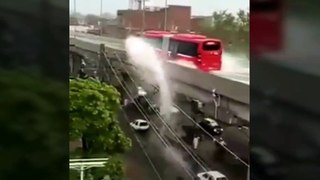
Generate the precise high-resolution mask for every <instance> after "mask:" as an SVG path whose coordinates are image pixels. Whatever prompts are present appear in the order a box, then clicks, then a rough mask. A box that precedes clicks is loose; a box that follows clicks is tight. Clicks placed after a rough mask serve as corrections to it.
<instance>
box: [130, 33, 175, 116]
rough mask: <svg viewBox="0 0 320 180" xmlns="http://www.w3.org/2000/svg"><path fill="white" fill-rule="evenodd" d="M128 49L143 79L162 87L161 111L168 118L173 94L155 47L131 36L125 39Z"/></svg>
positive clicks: (131, 59) (132, 61)
mask: <svg viewBox="0 0 320 180" xmlns="http://www.w3.org/2000/svg"><path fill="white" fill-rule="evenodd" d="M125 47H126V51H127V54H128V57H129V60H130V61H131V63H132V64H133V65H134V66H135V67H137V69H138V71H137V73H138V74H139V75H140V76H141V78H142V79H144V80H146V81H147V82H148V83H150V84H155V85H158V86H159V88H160V103H161V105H160V111H161V114H163V115H164V116H165V117H166V118H169V116H170V110H171V106H172V94H171V91H170V88H169V85H168V81H167V80H166V76H165V71H164V69H163V63H162V60H161V59H159V58H158V56H157V53H156V52H155V50H154V48H153V47H152V46H151V45H149V44H148V43H146V42H144V41H143V40H142V39H141V38H138V37H129V38H127V39H126V41H125Z"/></svg>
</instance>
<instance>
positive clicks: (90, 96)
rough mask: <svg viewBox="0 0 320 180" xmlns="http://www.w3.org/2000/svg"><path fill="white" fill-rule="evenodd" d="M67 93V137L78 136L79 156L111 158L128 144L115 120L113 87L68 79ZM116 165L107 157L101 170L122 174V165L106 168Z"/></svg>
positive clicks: (116, 103) (117, 102) (116, 98)
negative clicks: (68, 122) (80, 149)
mask: <svg viewBox="0 0 320 180" xmlns="http://www.w3.org/2000/svg"><path fill="white" fill-rule="evenodd" d="M69 96H70V97H69V98H70V109H69V115H70V121H71V122H70V140H78V139H81V141H82V154H81V156H82V157H97V156H99V157H100V156H101V157H110V158H111V159H113V156H114V155H116V154H119V153H123V152H125V151H126V150H128V148H130V147H131V141H130V139H128V138H127V137H126V136H125V134H124V133H123V131H122V130H121V129H120V126H119V122H118V120H117V114H118V110H119V107H120V94H119V92H118V91H117V90H116V89H115V88H114V87H112V86H109V85H107V84H105V83H101V82H99V81H97V80H95V79H86V80H83V79H71V80H70V93H69ZM118 165H119V163H118V161H111V160H110V161H108V162H107V165H106V168H104V170H105V171H104V172H105V173H107V174H109V175H122V174H123V168H122V169H121V168H108V167H117V166H118ZM121 165H122V164H121ZM94 175H95V174H94ZM120 179H121V178H120Z"/></svg>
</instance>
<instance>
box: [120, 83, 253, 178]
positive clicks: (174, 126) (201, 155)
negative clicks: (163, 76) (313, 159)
mask: <svg viewBox="0 0 320 180" xmlns="http://www.w3.org/2000/svg"><path fill="white" fill-rule="evenodd" d="M123 85H125V87H126V88H127V90H128V92H129V93H130V95H131V96H132V97H134V95H135V94H136V92H135V91H136V86H135V85H134V84H130V83H128V82H126V83H125V84H123ZM123 93H124V94H125V92H123ZM125 98H128V99H130V98H129V97H127V96H126V97H125ZM155 98H156V96H154V97H148V100H150V101H153V102H155ZM175 103H176V104H178V106H179V107H180V108H181V109H182V110H183V111H185V112H186V113H187V114H189V115H190V114H191V109H190V108H189V107H190V106H189V104H188V102H186V101H176V102H175ZM139 105H141V104H139V103H137V104H134V103H131V104H129V105H127V106H126V107H125V108H124V109H123V111H124V113H122V114H121V115H120V121H121V122H122V123H121V124H122V127H123V129H124V131H125V132H126V133H127V134H129V136H130V137H131V138H132V139H133V150H132V152H131V153H129V154H128V159H131V161H132V162H139V164H138V165H139V166H141V169H144V171H143V172H144V175H143V177H139V178H138V179H159V177H158V176H157V173H158V174H159V176H160V177H161V178H162V179H169V180H170V179H177V177H179V176H180V177H183V178H184V179H192V178H193V177H194V176H195V175H196V173H199V172H202V171H204V170H206V169H208V170H218V171H220V172H222V173H223V174H225V175H226V176H227V177H228V178H229V179H231V180H245V179H246V176H247V168H246V167H245V166H244V165H242V164H241V163H240V162H239V161H238V160H236V159H234V158H233V157H232V156H231V155H229V154H228V153H227V152H225V150H224V149H222V148H221V147H219V145H216V144H215V143H214V142H213V141H212V140H211V139H209V138H203V140H202V141H200V143H199V148H198V149H196V150H194V149H192V147H191V146H192V138H193V133H194V123H193V122H192V121H191V120H189V119H188V118H187V117H186V116H185V115H183V114H182V113H177V114H176V115H173V116H172V117H171V120H170V121H164V122H163V121H161V118H159V116H157V115H156V114H148V113H146V112H145V111H146V110H145V109H142V108H141V109H140V110H141V111H144V113H141V112H140V111H139V109H138V108H137V107H136V106H139ZM135 119H147V120H149V121H150V123H151V125H153V127H155V130H154V129H152V128H151V127H150V129H149V131H148V132H145V133H137V132H134V131H132V129H131V128H130V127H129V123H128V121H130V122H131V121H133V120H135ZM162 120H163V119H162ZM164 123H166V124H167V125H168V126H169V127H170V129H171V130H172V131H173V132H174V134H175V135H176V136H178V137H179V138H180V140H181V141H179V140H177V138H176V137H175V136H174V135H173V134H172V133H171V132H170V131H169V130H168V128H167V127H165V125H164ZM154 131H156V132H154ZM158 133H159V134H160V136H161V137H159V134H158ZM157 134H158V135H157ZM135 135H136V137H137V138H138V139H139V140H140V142H141V144H139V143H138V142H137V141H136V138H135V137H134V136H135ZM160 138H161V139H163V141H164V142H165V143H163V141H161V140H160ZM165 144H168V145H169V146H168V147H166V145H165ZM181 144H183V145H181ZM141 146H142V147H143V149H144V150H145V151H146V153H147V154H148V156H149V158H150V160H149V159H148V158H147V157H146V155H145V154H144V153H143V150H142V148H141ZM190 154H191V155H190ZM150 161H152V163H153V165H154V168H152V167H151V165H150ZM155 169H156V170H155ZM155 171H157V172H155Z"/></svg>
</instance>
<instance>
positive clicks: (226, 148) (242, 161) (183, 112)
mask: <svg viewBox="0 0 320 180" xmlns="http://www.w3.org/2000/svg"><path fill="white" fill-rule="evenodd" d="M114 53H115V52H114ZM115 54H116V53H115ZM118 58H119V56H118ZM118 60H119V61H120V62H121V63H122V60H121V59H118ZM152 86H153V87H154V88H156V89H157V90H159V87H157V86H154V85H152ZM173 105H174V106H175V107H176V108H177V109H179V111H181V112H182V114H184V115H185V116H186V117H187V118H188V119H189V120H191V121H192V122H193V123H194V124H195V125H196V126H197V127H199V128H200V129H201V130H202V131H203V132H204V133H205V134H207V135H208V136H209V137H210V138H212V139H213V140H214V141H215V142H217V143H218V144H219V145H220V146H221V147H223V148H224V149H225V150H226V151H227V152H229V153H230V154H231V155H233V156H234V157H235V158H236V159H238V160H239V161H240V162H241V163H243V164H244V165H245V166H247V167H249V165H248V163H246V162H245V161H244V160H242V159H241V158H240V157H239V156H238V155H236V154H235V153H234V152H232V151H231V150H230V149H229V148H228V147H226V146H225V145H224V144H222V143H221V142H219V141H218V140H217V139H216V138H215V137H213V136H212V135H211V134H210V133H209V132H207V131H206V130H205V129H204V128H203V127H201V126H200V125H199V124H198V123H197V122H195V120H193V118H192V117H190V116H189V115H188V114H187V113H186V112H185V111H184V110H183V109H182V108H180V107H179V106H178V105H177V104H175V103H173Z"/></svg>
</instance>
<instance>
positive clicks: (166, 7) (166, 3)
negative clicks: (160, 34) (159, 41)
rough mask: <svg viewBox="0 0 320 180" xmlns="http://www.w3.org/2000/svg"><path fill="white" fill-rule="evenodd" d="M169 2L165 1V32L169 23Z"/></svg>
mask: <svg viewBox="0 0 320 180" xmlns="http://www.w3.org/2000/svg"><path fill="white" fill-rule="evenodd" d="M167 18H168V0H165V7H164V31H167V21H168V19H167Z"/></svg>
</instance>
